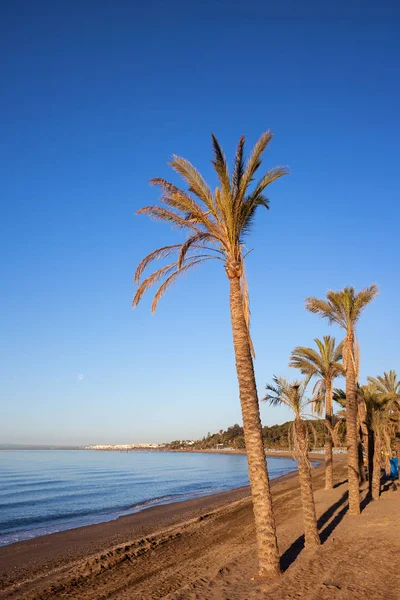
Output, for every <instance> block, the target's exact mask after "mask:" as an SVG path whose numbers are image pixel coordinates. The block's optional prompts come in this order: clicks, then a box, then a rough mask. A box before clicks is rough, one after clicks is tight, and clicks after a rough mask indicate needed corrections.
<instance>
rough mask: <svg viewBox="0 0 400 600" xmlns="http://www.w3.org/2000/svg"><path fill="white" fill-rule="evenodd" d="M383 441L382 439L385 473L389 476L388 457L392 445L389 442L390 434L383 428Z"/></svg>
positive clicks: (390, 454) (389, 456) (390, 453)
mask: <svg viewBox="0 0 400 600" xmlns="http://www.w3.org/2000/svg"><path fill="white" fill-rule="evenodd" d="M383 441H384V448H385V450H384V453H385V474H386V475H387V476H388V477H389V475H390V458H391V456H392V445H391V443H390V436H389V434H388V432H387V431H386V430H385V431H384V432H383Z"/></svg>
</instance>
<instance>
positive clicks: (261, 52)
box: [0, 0, 400, 444]
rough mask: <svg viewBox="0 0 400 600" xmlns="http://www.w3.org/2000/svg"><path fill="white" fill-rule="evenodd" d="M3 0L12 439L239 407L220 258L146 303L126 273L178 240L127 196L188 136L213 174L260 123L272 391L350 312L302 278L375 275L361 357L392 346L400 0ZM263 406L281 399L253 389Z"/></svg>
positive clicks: (262, 298)
mask: <svg viewBox="0 0 400 600" xmlns="http://www.w3.org/2000/svg"><path fill="white" fill-rule="evenodd" d="M1 11H2V14H1V18H0V28H1V31H0V34H1V35H0V49H1V56H2V61H1V67H0V75H1V87H2V93H1V96H0V121H1V137H0V195H1V201H2V218H1V223H0V227H1V236H0V245H1V255H2V257H3V260H2V266H1V279H0V300H1V312H0V321H1V332H0V335H1V341H2V343H1V349H0V353H1V354H0V391H1V396H0V402H1V415H2V418H1V420H0V442H10V443H11V442H17V443H18V442H19V443H71V444H84V443H96V442H97V443H118V442H121V443H124V442H125V443H127V442H130V441H137V442H140V441H163V440H169V439H175V438H183V437H184V438H186V437H188V438H189V437H201V436H202V435H204V434H207V432H208V431H215V430H218V429H220V428H225V427H227V426H229V425H231V424H233V423H235V422H241V417H240V407H239V399H238V390H237V382H236V373H235V368H234V357H233V350H232V340H231V330H230V321H229V310H228V281H227V279H226V277H225V274H224V272H223V269H222V267H221V265H220V264H219V263H218V264H217V263H216V264H213V263H209V264H206V265H204V266H202V267H201V268H199V269H198V270H197V271H193V272H192V273H191V274H190V275H188V276H187V277H185V278H183V279H182V280H181V281H179V282H178V283H177V284H176V285H175V286H174V287H173V288H171V289H170V291H169V293H168V294H167V295H166V296H165V297H164V298H163V299H162V301H161V303H160V304H159V308H158V310H157V313H156V314H155V315H154V316H152V315H151V313H150V299H151V298H150V296H149V297H146V298H145V299H144V301H143V302H142V304H141V305H140V306H139V308H138V309H136V310H135V311H132V309H131V299H132V296H133V293H134V286H133V283H132V278H133V273H134V270H135V267H136V265H137V263H138V262H139V260H140V259H141V258H142V257H143V256H144V255H145V254H147V253H148V252H149V251H151V250H153V249H154V248H156V247H159V246H161V245H164V244H168V243H174V241H175V240H176V239H178V238H177V235H178V234H177V233H176V231H174V230H171V229H169V227H168V226H167V225H163V224H160V223H155V222H152V221H150V220H148V219H146V217H139V216H135V211H136V210H137V209H138V208H139V207H141V206H143V205H146V204H150V203H154V202H156V201H157V198H158V192H157V190H156V189H153V188H150V187H149V186H148V183H147V182H148V179H149V178H151V177H156V176H159V177H165V178H170V179H171V180H173V181H174V182H176V183H177V182H178V180H177V178H176V176H175V175H174V174H173V173H172V172H171V171H170V169H169V167H168V166H167V161H168V158H169V157H170V156H171V154H173V153H176V154H179V155H182V156H185V157H186V158H189V159H190V160H191V161H192V162H193V163H194V164H195V165H196V166H197V167H198V168H199V169H200V170H201V171H202V172H203V174H204V175H205V176H206V177H207V178H208V179H209V180H210V182H211V183H212V184H214V181H215V180H214V176H213V173H212V169H211V165H210V159H211V146H210V133H211V131H214V132H215V133H216V134H217V136H218V138H219V140H220V142H221V143H222V145H223V146H224V148H225V150H226V153H227V154H228V156H229V157H232V153H233V150H234V146H235V143H236V141H237V139H238V138H239V136H240V135H241V134H242V133H244V134H245V135H246V136H247V140H248V148H249V147H250V146H251V145H252V144H253V143H254V142H255V141H256V139H257V137H258V136H259V135H260V133H261V132H262V131H264V130H265V129H268V128H270V129H271V130H272V131H273V132H274V134H275V136H274V140H273V142H272V143H271V145H270V146H269V148H268V151H267V152H266V154H265V167H266V168H270V167H272V166H275V165H282V164H283V165H288V166H289V168H290V170H291V174H290V175H289V176H288V177H285V178H284V179H282V180H280V181H278V182H276V183H275V184H273V186H271V188H270V193H269V195H270V199H271V210H270V211H269V213H267V212H266V211H265V212H260V213H259V215H258V219H256V223H255V227H254V231H253V232H252V234H251V236H250V237H249V239H248V247H249V248H254V251H253V252H252V253H251V254H250V255H249V257H248V260H247V272H248V279H249V286H250V294H251V308H252V332H253V338H254V344H255V348H256V352H257V360H256V375H257V382H258V385H259V390H260V393H262V391H263V387H264V385H265V383H266V382H268V381H270V380H271V377H272V375H273V374H277V375H280V374H283V375H291V376H294V375H295V374H296V373H295V372H294V371H292V370H291V369H288V367H287V363H288V357H289V354H290V351H291V350H292V348H293V347H294V346H295V345H298V344H301V345H306V344H307V345H308V344H311V343H312V339H313V338H314V337H316V336H322V335H324V334H325V333H331V334H334V335H336V336H338V337H339V338H340V336H341V332H340V331H339V330H338V329H336V328H334V327H331V328H330V327H329V326H328V325H327V324H325V323H324V322H322V321H320V320H319V319H318V318H317V317H316V316H313V315H310V314H307V313H306V312H305V310H304V298H305V297H306V296H308V295H317V296H322V295H324V293H325V292H326V291H327V289H330V288H331V289H339V288H341V287H343V286H344V285H349V284H350V285H354V286H355V287H356V288H358V289H359V288H362V287H365V286H367V285H370V284H371V283H377V284H378V285H379V287H380V295H379V297H378V298H377V299H376V300H375V302H374V304H373V305H371V307H369V308H368V309H367V311H366V312H365V315H364V316H363V318H362V320H361V322H360V327H359V338H360V343H361V353H362V354H361V357H362V363H361V377H362V378H365V377H366V375H377V374H379V373H381V372H383V371H384V370H389V369H391V368H392V369H397V371H400V364H399V354H400V353H399V349H398V348H399V341H398V340H399V319H398V303H399V295H400V284H399V278H398V262H399V254H400V253H399V244H398V227H399V225H398V223H399V216H400V208H399V189H400V185H399V184H400V171H399V146H398V144H399V139H400V125H399V113H398V107H399V106H400V35H399V33H400V11H399V6H398V3H396V2H385V1H383V2H380V3H379V5H378V4H376V3H375V2H368V1H367V2H351V1H350V2H336V3H334V4H332V5H330V6H326V5H325V3H321V2H310V1H309V2H305V3H298V2H286V3H285V7H284V8H283V7H277V5H276V3H269V2H265V1H264V2H248V3H246V5H245V7H243V6H242V3H236V2H225V1H220V2H201V3H194V5H193V3H189V4H188V3H186V2H185V3H180V2H173V1H172V2H169V3H166V2H165V3H162V2H152V1H150V2H147V3H144V4H141V5H138V4H136V3H133V2H127V1H126V2H125V1H121V0H120V1H117V2H113V3H111V2H106V1H103V0H99V1H98V2H86V3H78V2H69V3H68V4H67V3H54V2H45V1H39V2H36V3H32V2H22V1H20V2H14V3H9V4H8V6H5V5H4V6H3V7H2V9H1ZM261 412H262V419H263V423H264V424H273V423H276V422H282V421H284V420H286V419H287V418H288V414H287V413H286V412H285V411H284V410H278V409H271V408H268V407H266V406H263V407H262V409H261Z"/></svg>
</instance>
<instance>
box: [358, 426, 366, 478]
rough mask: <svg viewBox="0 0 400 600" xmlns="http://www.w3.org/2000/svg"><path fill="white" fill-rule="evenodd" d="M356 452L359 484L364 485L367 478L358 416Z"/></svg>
mask: <svg viewBox="0 0 400 600" xmlns="http://www.w3.org/2000/svg"><path fill="white" fill-rule="evenodd" d="M357 451H358V472H359V473H360V483H365V482H366V481H367V476H366V474H365V469H364V454H363V444H362V431H361V423H360V417H359V415H358V416H357Z"/></svg>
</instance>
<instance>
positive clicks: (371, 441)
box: [368, 429, 375, 496]
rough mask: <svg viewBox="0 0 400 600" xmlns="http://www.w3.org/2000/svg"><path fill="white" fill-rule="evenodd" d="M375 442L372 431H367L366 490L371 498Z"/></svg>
mask: <svg viewBox="0 0 400 600" xmlns="http://www.w3.org/2000/svg"><path fill="white" fill-rule="evenodd" d="M374 452H375V441H374V432H373V431H372V429H370V430H369V431H368V490H369V493H370V495H371V496H372V479H373V473H374Z"/></svg>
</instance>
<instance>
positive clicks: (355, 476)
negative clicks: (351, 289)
mask: <svg viewBox="0 0 400 600" xmlns="http://www.w3.org/2000/svg"><path fill="white" fill-rule="evenodd" d="M345 347H346V398H347V402H346V425H347V427H346V429H347V467H348V480H349V514H350V515H359V514H360V487H359V483H360V472H359V467H358V445H357V401H356V376H355V364H354V333H353V331H350V332H348V333H347V336H346V341H345Z"/></svg>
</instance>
